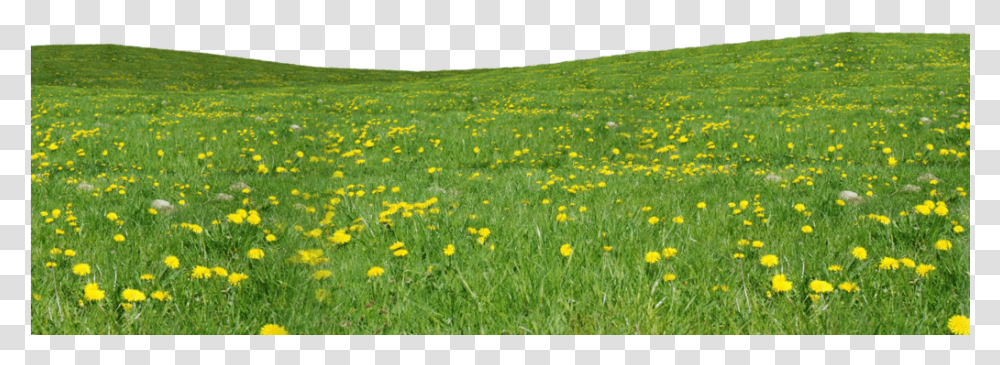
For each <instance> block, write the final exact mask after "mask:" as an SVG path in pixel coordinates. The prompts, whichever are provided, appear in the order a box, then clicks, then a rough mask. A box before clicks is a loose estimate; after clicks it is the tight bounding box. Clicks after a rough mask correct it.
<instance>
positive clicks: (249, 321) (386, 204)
mask: <svg viewBox="0 0 1000 365" xmlns="http://www.w3.org/2000/svg"><path fill="white" fill-rule="evenodd" d="M969 62H970V61H969V35H968V34H875V33H839V34H830V35H821V36H813V37H797V38H787V39H781V40H774V41H756V42H748V43H741V44H728V45H714V46H707V47H698V48H685V49H675V50H669V51H655V52H639V53H632V54H627V55H618V56H610V57H601V58H595V59H588V60H579V61H572V62H563V63H558V64H550V65H538V66H529V67H520V68H502V69H477V70H465V71H437V72H407V71H376V70H353V69H325V68H313V67H305V66H296V65H286V64H279V63H274V62H265V61H257V60H249V59H240V58H232V57H224V56H216V55H210V54H198V53H192V52H178V51H168V50H155V49H144V48H137V47H126V46H117V45H52V46H34V47H32V51H31V73H32V75H31V76H32V87H31V145H32V155H31V292H32V302H31V308H30V312H31V331H32V333H33V334H285V333H287V334H919V335H932V334H967V333H968V331H969V318H968V316H969V312H970V299H969V298H970V278H969V271H970V263H969V258H970V255H969V245H970V237H969V232H968V228H969V199H970V197H969V195H968V190H969V185H970V177H969V172H970V169H969V149H970V128H969V122H970V115H969V113H968V110H969V100H970V96H969V93H970V82H969V78H970V76H969Z"/></svg>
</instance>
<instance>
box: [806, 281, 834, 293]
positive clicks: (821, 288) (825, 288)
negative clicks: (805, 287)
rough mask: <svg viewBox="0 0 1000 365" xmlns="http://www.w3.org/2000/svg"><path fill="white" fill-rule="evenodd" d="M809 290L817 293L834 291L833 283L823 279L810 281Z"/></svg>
mask: <svg viewBox="0 0 1000 365" xmlns="http://www.w3.org/2000/svg"><path fill="white" fill-rule="evenodd" d="M809 290H812V291H814V292H816V293H829V292H832V291H833V285H830V283H828V282H825V281H822V280H813V281H812V282H810V283H809Z"/></svg>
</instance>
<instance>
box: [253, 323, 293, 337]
mask: <svg viewBox="0 0 1000 365" xmlns="http://www.w3.org/2000/svg"><path fill="white" fill-rule="evenodd" d="M260 334H261V335H262V336H266V335H287V334H288V331H285V327H282V326H279V325H276V324H266V325H264V327H261V328H260Z"/></svg>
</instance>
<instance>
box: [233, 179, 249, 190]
mask: <svg viewBox="0 0 1000 365" xmlns="http://www.w3.org/2000/svg"><path fill="white" fill-rule="evenodd" d="M243 189H250V185H247V184H246V183H244V182H242V181H240V182H238V183H235V184H232V185H229V190H235V191H243Z"/></svg>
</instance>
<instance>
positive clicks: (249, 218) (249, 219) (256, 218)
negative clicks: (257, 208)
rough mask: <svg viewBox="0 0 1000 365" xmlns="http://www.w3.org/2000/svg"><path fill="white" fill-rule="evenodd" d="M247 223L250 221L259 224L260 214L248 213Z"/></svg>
mask: <svg viewBox="0 0 1000 365" xmlns="http://www.w3.org/2000/svg"><path fill="white" fill-rule="evenodd" d="M247 223H250V224H252V225H255V226H256V225H258V224H260V216H258V215H256V214H252V215H250V216H249V217H247Z"/></svg>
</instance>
